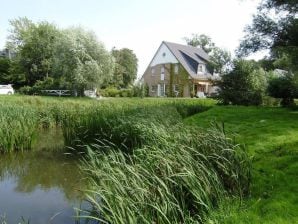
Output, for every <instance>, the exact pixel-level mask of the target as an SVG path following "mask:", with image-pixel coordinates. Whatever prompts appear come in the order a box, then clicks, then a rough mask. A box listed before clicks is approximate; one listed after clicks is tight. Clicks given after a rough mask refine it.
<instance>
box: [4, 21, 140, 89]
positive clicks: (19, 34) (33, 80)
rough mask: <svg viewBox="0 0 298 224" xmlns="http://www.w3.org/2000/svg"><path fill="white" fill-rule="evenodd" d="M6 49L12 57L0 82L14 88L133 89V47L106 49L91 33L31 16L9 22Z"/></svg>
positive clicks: (136, 61)
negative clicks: (59, 26)
mask: <svg viewBox="0 0 298 224" xmlns="http://www.w3.org/2000/svg"><path fill="white" fill-rule="evenodd" d="M10 25H11V30H10V35H9V36H8V39H7V48H8V49H10V50H11V51H12V52H14V53H15V57H13V58H12V59H8V58H3V57H2V58H0V83H5V84H7V83H10V84H14V88H16V89H20V90H21V91H24V92H26V93H29V94H30V93H34V92H36V91H38V90H40V89H69V90H74V91H75V92H77V93H78V94H80V95H82V93H83V91H84V90H85V89H94V88H98V89H99V88H105V87H108V86H114V87H116V88H128V87H130V86H131V85H132V84H133V82H134V80H135V79H136V77H137V65H138V60H137V57H136V55H135V54H134V52H133V51H132V50H130V49H127V48H124V49H120V50H117V49H115V48H114V49H112V51H111V52H109V51H107V50H106V49H105V47H104V45H103V43H101V42H99V41H98V39H97V37H96V35H95V34H94V33H93V32H92V31H87V30H85V29H83V28H81V27H71V28H67V29H59V28H58V27H57V26H55V25H54V24H51V23H49V22H46V21H43V22H39V23H33V22H32V21H31V20H29V19H27V18H18V19H14V20H12V21H10Z"/></svg>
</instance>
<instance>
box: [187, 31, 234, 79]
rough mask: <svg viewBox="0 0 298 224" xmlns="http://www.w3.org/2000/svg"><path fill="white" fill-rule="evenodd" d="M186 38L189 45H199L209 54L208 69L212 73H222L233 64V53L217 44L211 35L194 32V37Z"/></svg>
mask: <svg viewBox="0 0 298 224" xmlns="http://www.w3.org/2000/svg"><path fill="white" fill-rule="evenodd" d="M184 40H185V41H186V43H187V45H190V46H193V47H199V48H201V49H203V50H204V51H205V52H206V53H208V54H209V56H210V58H209V63H208V69H209V71H210V72H211V73H213V72H216V73H219V74H222V73H224V72H226V71H227V70H228V69H229V67H230V66H231V60H232V59H231V53H230V52H229V51H227V50H225V49H221V48H219V47H217V46H215V44H214V43H213V42H212V40H211V38H210V37H209V36H207V35H205V34H201V35H198V34H192V37H190V38H188V37H184Z"/></svg>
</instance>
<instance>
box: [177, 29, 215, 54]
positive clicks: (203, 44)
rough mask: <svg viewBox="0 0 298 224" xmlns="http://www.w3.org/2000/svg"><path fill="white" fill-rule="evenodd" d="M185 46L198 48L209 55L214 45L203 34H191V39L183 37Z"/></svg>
mask: <svg viewBox="0 0 298 224" xmlns="http://www.w3.org/2000/svg"><path fill="white" fill-rule="evenodd" d="M183 39H184V40H185V41H186V43H187V45H190V46H193V47H199V48H201V49H203V50H204V51H205V52H206V53H207V54H208V53H210V52H211V51H212V50H213V48H214V46H215V44H214V43H213V42H212V40H211V38H210V37H209V36H207V35H205V34H195V33H193V34H191V37H184V38H183Z"/></svg>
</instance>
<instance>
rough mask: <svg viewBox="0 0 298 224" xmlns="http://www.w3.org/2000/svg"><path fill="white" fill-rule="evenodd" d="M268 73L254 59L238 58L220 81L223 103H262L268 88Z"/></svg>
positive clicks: (220, 93)
mask: <svg viewBox="0 0 298 224" xmlns="http://www.w3.org/2000/svg"><path fill="white" fill-rule="evenodd" d="M266 83H267V80H266V73H265V71H264V70H262V69H261V68H258V69H256V63H255V62H253V61H245V60H238V61H235V62H234V68H233V69H232V71H230V72H229V73H227V74H225V75H223V76H222V79H221V80H220V81H218V83H217V84H218V86H219V88H220V90H219V96H218V97H219V99H220V101H221V102H222V103H223V104H230V103H231V104H235V105H260V104H262V97H263V95H264V93H265V90H266V85H267V84H266Z"/></svg>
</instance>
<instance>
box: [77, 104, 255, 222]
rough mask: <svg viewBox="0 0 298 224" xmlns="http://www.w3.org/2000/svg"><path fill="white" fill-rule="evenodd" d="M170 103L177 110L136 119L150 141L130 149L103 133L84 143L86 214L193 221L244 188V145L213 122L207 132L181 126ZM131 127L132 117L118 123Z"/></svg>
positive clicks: (246, 173) (107, 219)
mask: <svg viewBox="0 0 298 224" xmlns="http://www.w3.org/2000/svg"><path fill="white" fill-rule="evenodd" d="M167 109H169V108H167ZM172 109H173V111H175V110H176V113H174V112H173V111H171V113H169V114H162V111H163V110H162V111H160V110H159V109H158V108H157V109H155V110H153V111H151V112H152V116H151V117H150V116H148V114H147V115H146V116H141V118H139V120H138V119H136V120H135V121H136V123H138V124H144V125H139V126H138V127H139V128H141V129H142V130H143V133H145V135H146V139H148V140H146V141H140V142H139V144H136V145H134V147H133V150H131V151H129V153H127V151H125V150H123V148H122V147H119V145H118V144H115V142H113V140H114V139H113V138H108V137H107V138H105V136H103V135H102V136H101V138H100V139H98V140H97V142H96V143H94V144H91V145H89V146H87V147H86V149H87V157H85V160H84V163H83V165H82V169H83V170H84V171H85V172H86V174H87V175H88V176H89V177H90V183H91V188H90V189H89V190H88V191H87V195H88V199H89V201H90V203H91V204H92V206H93V210H92V211H90V216H89V218H90V217H91V219H95V220H99V221H101V222H103V223H199V222H202V221H203V220H205V218H206V216H207V214H208V213H209V211H210V210H211V209H212V208H214V207H216V206H217V205H218V203H219V202H220V200H221V199H222V198H223V197H224V195H238V196H240V197H241V196H243V194H247V192H248V188H249V181H250V162H249V159H248V157H247V155H246V154H245V153H244V152H243V149H242V148H241V147H239V146H238V145H234V144H233V143H232V141H231V140H229V139H227V138H226V136H225V135H224V132H223V131H222V130H220V129H219V128H218V127H214V128H213V129H210V130H208V131H206V132H205V133H201V132H197V131H198V130H195V129H192V130H189V129H186V128H185V127H184V126H183V125H182V122H181V121H182V120H181V118H180V119H179V116H181V115H180V114H179V113H178V112H177V109H176V108H175V107H173V108H172ZM137 111H138V113H141V114H142V110H137ZM171 114H172V115H174V116H173V117H171ZM133 117H137V116H136V115H134V116H133ZM173 118H176V119H173ZM147 119H149V121H150V124H151V125H149V123H146V121H147ZM119 126H123V127H122V128H121V127H119ZM130 126H132V122H131V123H118V128H119V130H124V129H125V128H126V129H130V128H132V127H130ZM121 132H122V131H120V132H119V133H121ZM135 134H136V133H133V135H126V136H125V138H126V139H127V138H130V137H132V138H135ZM140 136H142V134H140ZM123 145H125V143H123ZM125 146H126V147H128V146H130V145H125Z"/></svg>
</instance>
